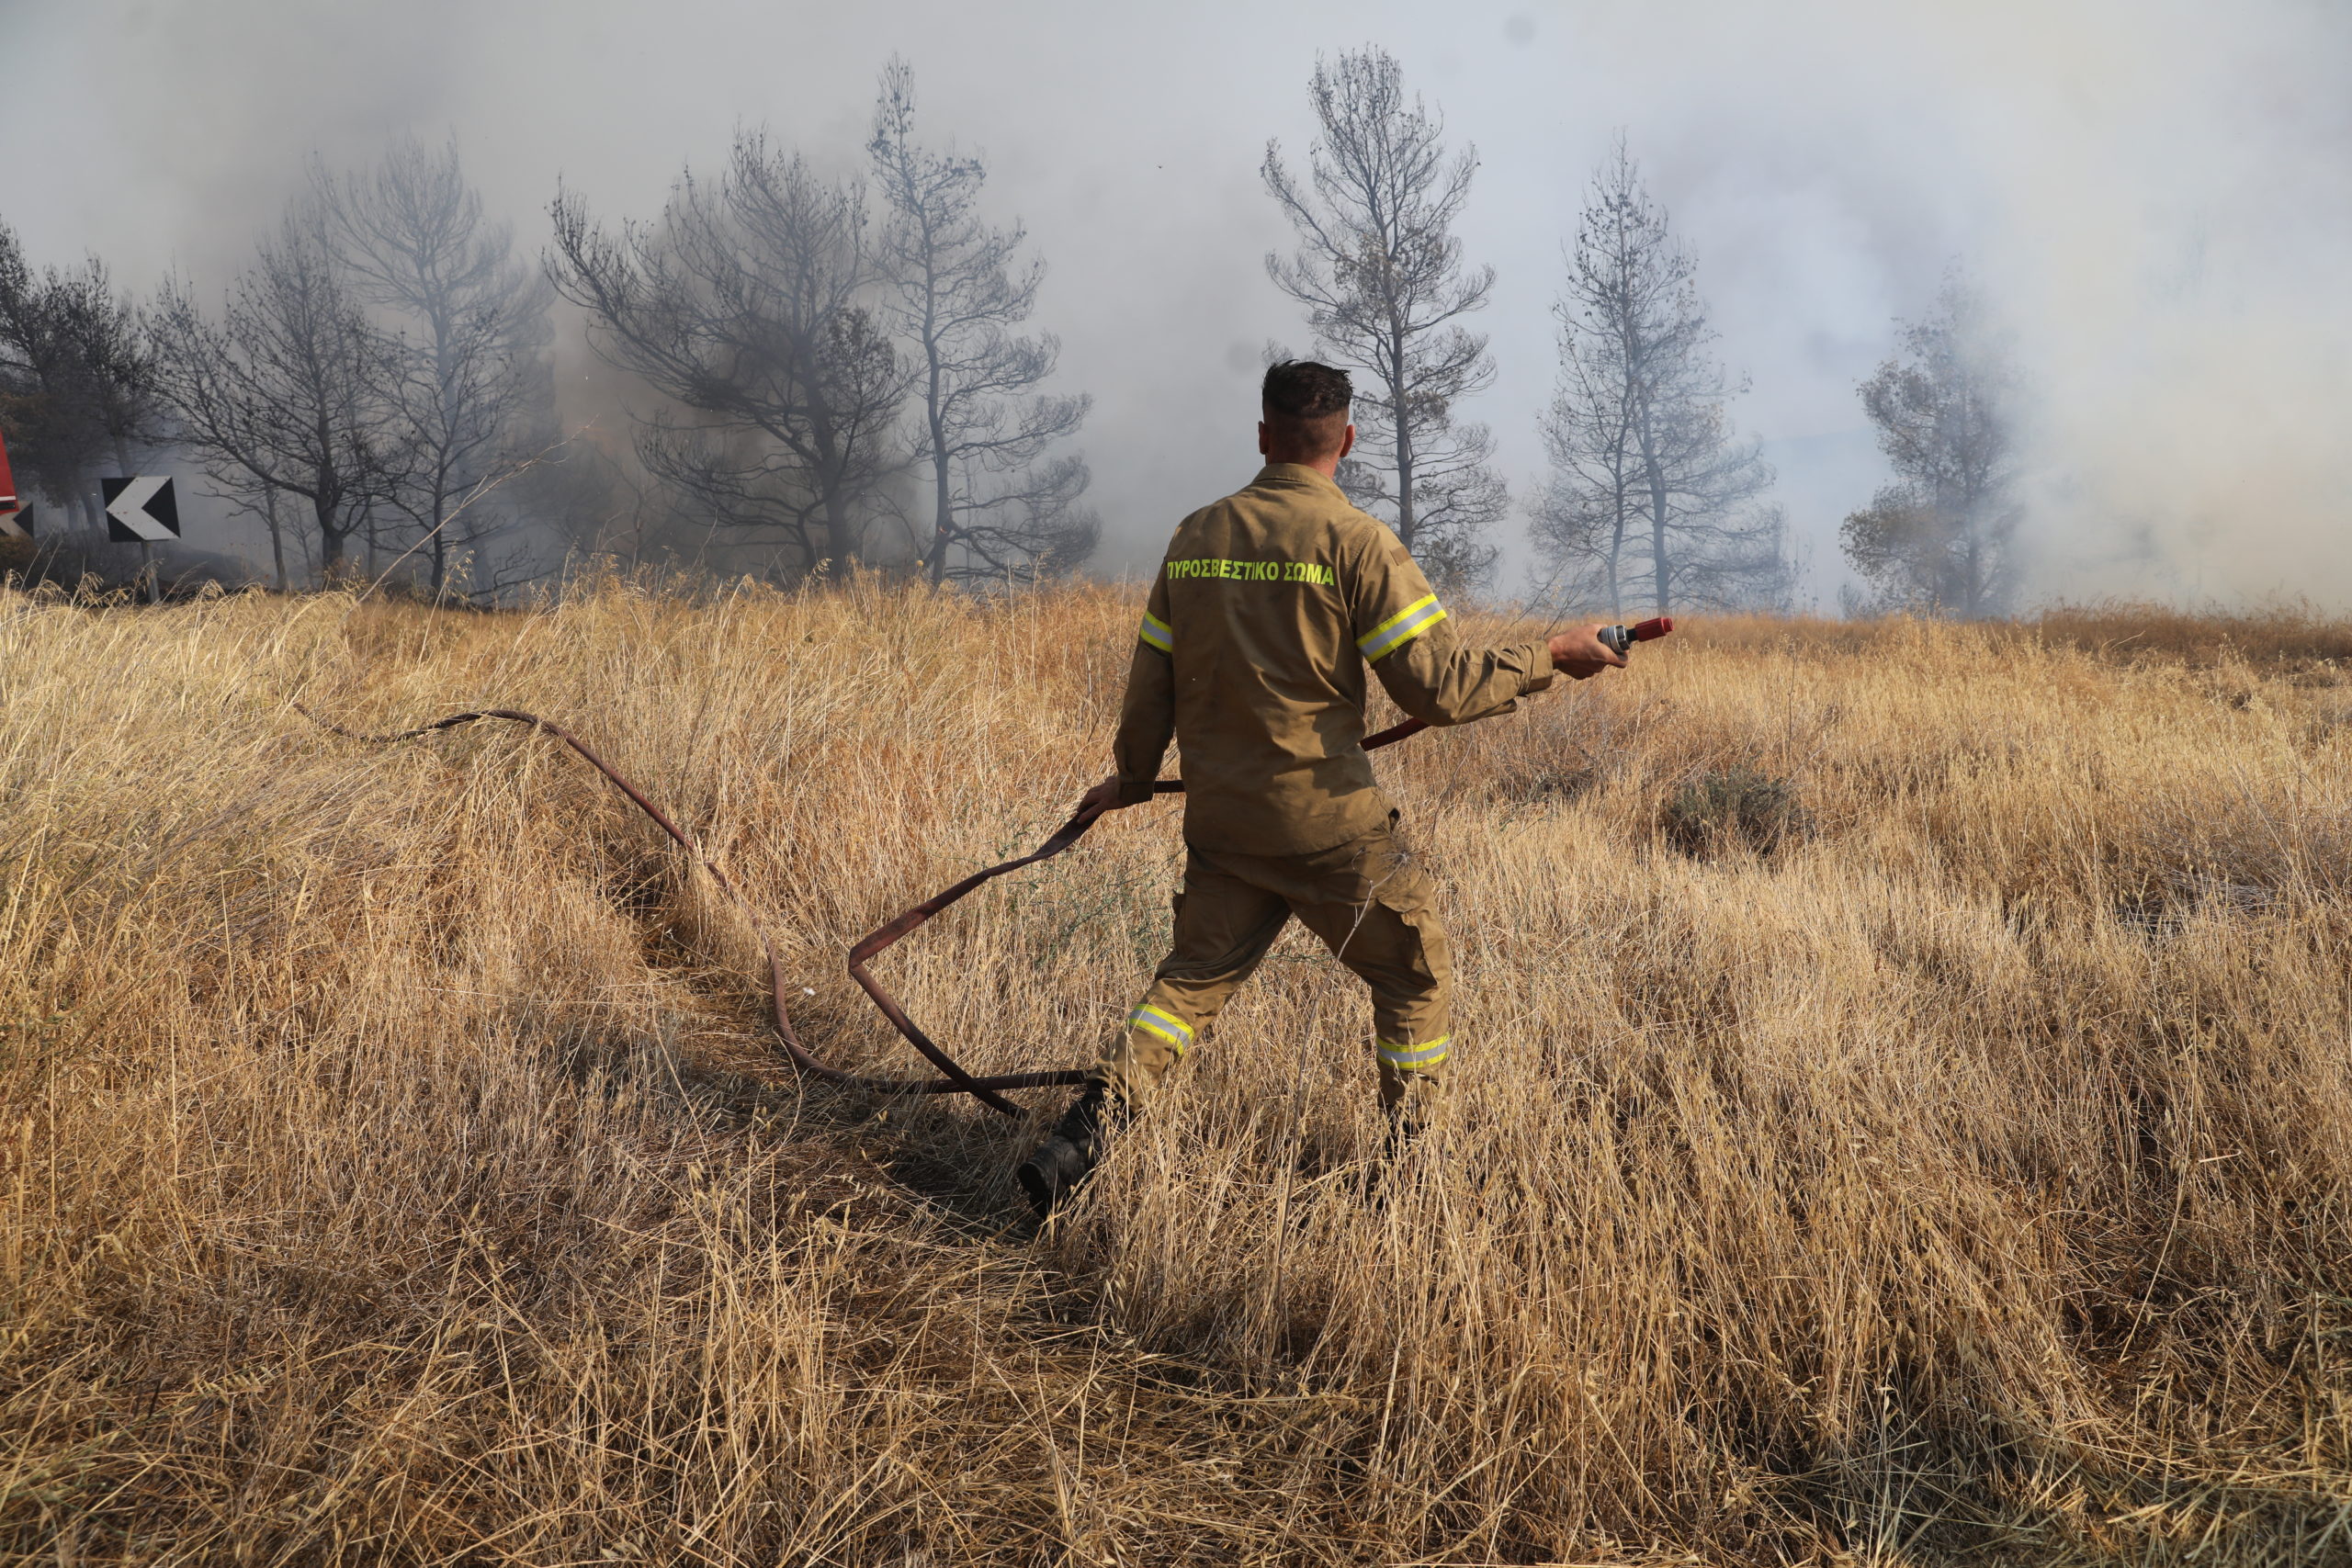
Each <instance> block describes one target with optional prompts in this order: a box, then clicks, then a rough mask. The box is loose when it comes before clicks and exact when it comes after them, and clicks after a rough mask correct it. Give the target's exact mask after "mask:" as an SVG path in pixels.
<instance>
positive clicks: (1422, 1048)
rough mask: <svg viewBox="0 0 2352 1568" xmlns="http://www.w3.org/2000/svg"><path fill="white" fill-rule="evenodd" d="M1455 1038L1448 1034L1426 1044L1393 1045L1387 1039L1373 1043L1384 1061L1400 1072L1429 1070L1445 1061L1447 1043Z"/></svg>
mask: <svg viewBox="0 0 2352 1568" xmlns="http://www.w3.org/2000/svg"><path fill="white" fill-rule="evenodd" d="M1452 1040H1453V1035H1451V1034H1447V1035H1442V1036H1440V1037H1439V1038H1438V1039H1435V1040H1432V1041H1430V1043H1428V1044H1426V1045H1391V1044H1390V1043H1388V1042H1387V1041H1385V1040H1378V1041H1374V1046H1375V1047H1376V1048H1377V1049H1378V1050H1379V1052H1380V1059H1381V1060H1382V1061H1384V1062H1385V1063H1387V1064H1388V1065H1389V1066H1392V1067H1394V1068H1396V1069H1397V1071H1398V1072H1400V1073H1409V1072H1414V1071H1427V1070H1428V1069H1429V1068H1430V1067H1434V1066H1437V1065H1438V1064H1439V1063H1440V1062H1442V1061H1444V1060H1445V1053H1446V1047H1447V1044H1448V1043H1450V1042H1451V1041H1452Z"/></svg>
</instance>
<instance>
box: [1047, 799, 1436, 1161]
mask: <svg viewBox="0 0 2352 1568" xmlns="http://www.w3.org/2000/svg"><path fill="white" fill-rule="evenodd" d="M1293 915H1295V916H1297V917H1298V919H1299V920H1300V922H1301V923H1302V924H1304V925H1305V926H1306V929H1307V930H1309V931H1313V932H1314V933H1315V934H1316V935H1317V936H1318V937H1320V938H1321V939H1322V941H1323V945H1324V946H1326V947H1328V948H1329V949H1330V950H1331V953H1332V955H1333V956H1334V957H1336V958H1338V959H1339V960H1340V963H1342V964H1346V965H1347V966H1348V967H1349V968H1350V969H1351V970H1353V971H1355V973H1356V974H1357V975H1358V976H1360V977H1362V979H1363V981H1364V983H1365V984H1366V985H1368V986H1370V987H1372V1002H1373V1029H1374V1056H1375V1059H1376V1060H1377V1062H1378V1064H1379V1071H1380V1100H1381V1103H1382V1104H1383V1105H1385V1106H1388V1107H1391V1108H1392V1109H1400V1110H1402V1111H1405V1112H1406V1114H1407V1115H1408V1118H1411V1117H1413V1115H1414V1112H1415V1111H1417V1110H1419V1111H1426V1110H1428V1109H1430V1107H1431V1103H1432V1102H1433V1101H1434V1100H1435V1099H1436V1097H1437V1096H1438V1095H1439V1094H1440V1092H1441V1091H1442V1088H1443V1084H1444V1069H1445V1058H1446V1053H1447V1050H1448V1045H1449V1040H1450V1036H1451V1034H1452V1024H1451V1021H1450V1014H1449V993H1450V991H1451V989H1452V986H1453V959H1452V956H1451V955H1450V953H1448V952H1447V949H1446V943H1445V932H1444V931H1443V930H1442V928H1441V927H1440V926H1439V925H1438V923H1437V919H1436V918H1435V916H1434V915H1433V914H1432V913H1431V912H1430V886H1429V878H1428V877H1427V876H1426V875H1424V874H1422V871H1421V868H1420V867H1419V865H1417V864H1415V863H1413V861H1412V860H1411V859H1410V857H1408V855H1407V854H1406V853H1405V852H1404V850H1403V848H1402V847H1401V846H1400V845H1399V844H1398V843H1397V836H1396V832H1395V829H1394V828H1393V826H1384V827H1382V828H1381V829H1378V830H1377V831H1375V832H1372V833H1368V834H1366V835H1365V836H1364V837H1363V838H1361V839H1355V840H1350V841H1349V842H1347V843H1344V844H1340V845H1338V846H1336V847H1335V848H1332V849H1328V850H1319V851H1317V852H1315V853H1313V854H1304V855H1238V854H1225V853H1218V852H1210V851H1206V850H1200V849H1188V850H1187V852H1186V856H1185V861H1184V888H1183V891H1182V892H1181V893H1179V894H1177V895H1176V938H1175V942H1174V946H1173V949H1172V951H1170V953H1169V954H1168V957H1167V959H1166V961H1165V962H1163V963H1162V964H1160V965H1159V971H1158V973H1157V974H1156V975H1155V976H1154V977H1153V979H1152V983H1151V988H1150V989H1149V990H1148V991H1146V992H1145V993H1144V998H1143V1000H1142V1002H1141V1003H1139V1004H1138V1005H1137V1006H1136V1010H1134V1011H1133V1012H1131V1013H1129V1014H1128V1015H1127V1028H1126V1032H1125V1034H1124V1035H1123V1036H1122V1037H1121V1038H1119V1039H1118V1040H1116V1041H1114V1043H1112V1044H1111V1046H1110V1047H1109V1048H1108V1049H1107V1050H1105V1051H1104V1052H1103V1058H1102V1060H1101V1061H1099V1062H1097V1063H1096V1064H1095V1065H1094V1066H1093V1068H1092V1069H1091V1071H1090V1072H1089V1073H1088V1075H1087V1077H1088V1079H1089V1080H1090V1081H1091V1082H1096V1083H1101V1084H1103V1085H1105V1086H1107V1087H1109V1088H1110V1089H1112V1090H1113V1091H1114V1093H1115V1094H1116V1095H1118V1096H1120V1097H1121V1098H1124V1099H1125V1100H1126V1101H1127V1102H1128V1103H1130V1104H1140V1103H1141V1102H1142V1101H1143V1100H1145V1099H1146V1098H1148V1096H1149V1094H1150V1092H1151V1090H1152V1089H1153V1088H1154V1087H1156V1086H1157V1085H1158V1084H1159V1080H1160V1078H1161V1077H1163V1076H1165V1075H1166V1073H1167V1071H1168V1069H1169V1068H1170V1067H1171V1066H1175V1065H1176V1063H1177V1061H1178V1060H1179V1059H1180V1058H1182V1055H1184V1053H1185V1051H1186V1050H1187V1049H1189V1048H1190V1047H1191V1046H1192V1045H1193V1043H1194V1041H1195V1040H1197V1039H1198V1038H1199V1037H1200V1036H1201V1035H1202V1034H1204V1033H1205V1032H1207V1030H1208V1027H1209V1025H1210V1023H1211V1022H1213V1021H1215V1020H1216V1015H1217V1011H1218V1010H1219V1009H1221V1008H1222V1007H1224V1006H1225V1003H1226V999H1227V998H1229V997H1231V996H1232V995H1233V993H1234V991H1235V990H1236V989H1238V987H1240V985H1241V983H1242V982H1243V981H1245V980H1247V979H1248V978H1250V973H1251V972H1252V971H1253V970H1255V969H1256V968H1257V967H1258V963H1259V960H1261V959H1262V958H1264V957H1265V956H1266V950H1267V949H1268V948H1270V947H1272V945H1273V943H1274V938H1275V937H1277V936H1279V935H1280V934H1281V933H1282V929H1283V925H1284V924H1286V923H1287V922H1288V921H1289V919H1290V918H1291V917H1292V916H1293ZM1408 1102H1409V1103H1408Z"/></svg>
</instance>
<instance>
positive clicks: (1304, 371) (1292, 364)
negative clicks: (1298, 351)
mask: <svg viewBox="0 0 2352 1568" xmlns="http://www.w3.org/2000/svg"><path fill="white" fill-rule="evenodd" d="M1355 395H1356V389H1355V388H1354V386H1353V385H1351V383H1350V382H1349V380H1348V373H1347V372H1346V371H1344V370H1338V369H1334V368H1333V367H1330V366H1329V365H1317V364H1316V363H1315V361H1313V360H1311V359H1277V360H1275V361H1274V362H1273V363H1272V365H1269V366H1267V367H1266V381H1265V385H1264V386H1263V387H1261V389H1259V393H1258V399H1259V401H1260V402H1261V404H1262V405H1263V406H1264V408H1265V411H1266V418H1267V420H1268V422H1269V423H1272V421H1275V420H1298V421H1302V422H1303V421H1306V420H1321V419H1328V418H1329V417H1330V416H1331V415H1333V414H1335V413H1336V414H1341V415H1344V414H1346V412H1348V405H1349V404H1350V403H1351V402H1353V401H1354V400H1355Z"/></svg>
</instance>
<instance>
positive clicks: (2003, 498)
mask: <svg viewBox="0 0 2352 1568" xmlns="http://www.w3.org/2000/svg"><path fill="white" fill-rule="evenodd" d="M1902 344H1903V348H1902V352H1901V353H1900V354H1899V355H1896V357H1894V358H1893V359H1890V360H1888V361H1887V362H1886V363H1885V364H1883V365H1881V366H1880V367H1878V371H1877V373H1876V374H1875V375H1873V376H1871V378H1870V379H1869V380H1867V381H1865V382H1863V383H1862V385H1861V396H1862V408H1863V410H1864V412H1867V413H1868V414H1869V415H1870V418H1871V423H1872V424H1875V425H1876V426H1878V444H1879V449H1880V450H1881V451H1883V452H1884V453H1885V454H1886V456H1887V460H1888V461H1889V462H1891V463H1892V464H1893V465H1894V471H1895V474H1896V476H1897V478H1896V480H1895V482H1894V484H1891V485H1888V486H1886V487H1885V488H1884V489H1883V490H1881V491H1879V492H1878V494H1877V495H1876V496H1875V497H1873V498H1872V500H1871V504H1870V505H1869V506H1868V507H1866V508H1864V509H1863V510H1862V511H1860V512H1857V513H1852V514H1851V515H1850V516H1849V517H1848V518H1847V519H1846V522H1845V525H1844V526H1842V527H1841V528H1840V529H1839V530H1838V542H1839V544H1840V546H1841V547H1843V549H1844V551H1845V554H1846V558H1847V559H1848V560H1849V562H1851V563H1852V564H1853V568H1854V570H1855V571H1856V572H1857V573H1859V574H1860V576H1861V577H1862V578H1863V579H1864V580H1865V581H1868V582H1869V583H1870V584H1871V587H1872V588H1873V589H1874V590H1875V592H1876V603H1875V604H1874V605H1873V606H1872V607H1874V608H1882V609H1912V610H1924V611H1927V612H1929V613H1932V614H1939V615H1961V616H1964V617H1967V618H1970V619H1973V618H1975V617H1978V616H1981V615H1998V614H2000V613H2001V612H2002V611H2004V610H2006V609H2007V608H2008V607H2009V605H2010V604H2011V603H2012V602H2013V600H2014V597H2015V594H2016V592H2017V587H2018V566H2019V562H2018V552H2017V532H2018V521H2019V518H2020V516H2021V513H2020V510H2019V508H2018V504H2017V501H2016V488H2017V453H2016V436H2015V423H2014V402H2015V399H2016V392H2017V375H2016V371H2015V369H2014V367H2012V365H2011V363H2010V358H2009V353H2008V348H2007V342H2006V341H2005V340H2004V339H2003V337H2002V336H2001V335H2000V333H1998V332H1997V331H1996V329H1995V328H1994V326H1993V323H1992V322H1991V321H1990V320H1989V318H1988V315H1987V312H1986V310H1985V304H1984V299H1983V297H1982V296H1981V295H1980V294H1979V293H1978V292H1977V290H1976V289H1975V288H1974V287H1973V286H1972V285H1971V284H1970V283H1969V281H1968V279H1967V278H1966V277H1965V276H1963V275H1962V274H1961V273H1960V272H1959V271H1957V270H1954V271H1953V272H1951V273H1949V274H1947V275H1946V276H1945V278H1944V282H1943V288H1942V289H1941V290H1940V291H1939V294H1938V295H1937V298H1936V303H1935V307H1934V309H1933V310H1931V311H1930V312H1929V314H1928V316H1927V318H1926V319H1925V320H1923V321H1914V322H1910V323H1907V324H1905V326H1904V328H1903V333H1902Z"/></svg>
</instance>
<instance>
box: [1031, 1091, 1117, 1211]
mask: <svg viewBox="0 0 2352 1568" xmlns="http://www.w3.org/2000/svg"><path fill="white" fill-rule="evenodd" d="M1115 1120H1116V1118H1115V1116H1114V1111H1113V1107H1112V1103H1111V1100H1110V1097H1109V1095H1108V1094H1107V1092H1106V1091H1105V1090H1104V1089H1103V1085H1101V1084H1099V1083H1091V1084H1088V1085H1087V1086H1086V1089H1085V1090H1084V1092H1082V1093H1081V1094H1080V1095H1079V1097H1078V1099H1077V1100H1074V1101H1072V1102H1071V1105H1070V1108H1069V1110H1068V1111H1064V1112H1062V1119H1061V1120H1060V1121H1059V1122H1056V1123H1055V1124H1054V1130H1053V1131H1052V1132H1051V1133H1049V1134H1046V1141H1045V1142H1044V1143H1042V1144H1039V1145H1037V1152H1036V1153H1035V1154H1033V1155H1031V1156H1029V1157H1028V1158H1027V1159H1025V1160H1023V1161H1022V1162H1021V1168H1020V1169H1019V1170H1017V1171H1015V1172H1013V1175H1014V1176H1015V1177H1017V1178H1018V1179H1020V1182H1021V1190H1023V1192H1026V1193H1027V1194H1029V1201H1030V1204H1031V1205H1032V1206H1033V1207H1035V1209H1036V1211H1037V1217H1038V1218H1039V1219H1041V1220H1042V1219H1044V1218H1045V1217H1046V1215H1048V1214H1050V1213H1053V1212H1054V1205H1055V1204H1056V1203H1058V1202H1060V1201H1061V1200H1062V1198H1063V1196H1064V1195H1065V1194H1067V1193H1069V1192H1071V1191H1073V1190H1076V1189H1077V1187H1078V1185H1079V1184H1080V1182H1082V1181H1084V1180H1085V1179H1087V1177H1088V1175H1089V1174H1091V1172H1092V1171H1093V1169H1094V1167H1095V1165H1096V1163H1097V1162H1098V1161H1100V1160H1101V1159H1102V1157H1103V1147H1104V1145H1105V1144H1106V1143H1107V1141H1108V1134H1110V1131H1111V1128H1112V1126H1113V1124H1114V1121H1115Z"/></svg>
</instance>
